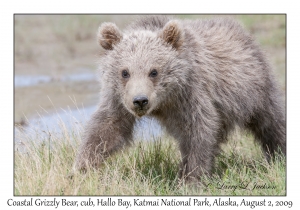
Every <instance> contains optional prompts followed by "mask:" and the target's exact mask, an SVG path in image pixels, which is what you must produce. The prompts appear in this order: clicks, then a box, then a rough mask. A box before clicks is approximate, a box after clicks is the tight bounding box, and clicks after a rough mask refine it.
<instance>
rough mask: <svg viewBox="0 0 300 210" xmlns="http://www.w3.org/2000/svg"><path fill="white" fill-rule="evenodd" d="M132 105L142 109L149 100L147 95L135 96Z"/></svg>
mask: <svg viewBox="0 0 300 210" xmlns="http://www.w3.org/2000/svg"><path fill="white" fill-rule="evenodd" d="M132 102H133V105H134V107H136V108H138V109H140V110H142V109H143V108H144V107H145V106H146V105H147V104H148V102H149V100H148V98H147V96H137V97H134V98H133V101H132Z"/></svg>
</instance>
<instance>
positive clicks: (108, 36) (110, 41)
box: [98, 23, 123, 50]
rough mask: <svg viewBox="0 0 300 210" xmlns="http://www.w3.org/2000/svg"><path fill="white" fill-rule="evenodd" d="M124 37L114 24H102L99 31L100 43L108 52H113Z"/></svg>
mask: <svg viewBox="0 0 300 210" xmlns="http://www.w3.org/2000/svg"><path fill="white" fill-rule="evenodd" d="M122 37H123V36H122V32H121V31H120V30H119V28H118V27H117V26H116V24H114V23H102V24H101V26H100V27H99V29H98V42H99V44H100V45H101V46H102V47H103V48H104V49H106V50H112V49H113V47H114V45H116V44H118V43H119V42H120V41H121V39H122Z"/></svg>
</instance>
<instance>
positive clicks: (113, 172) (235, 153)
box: [15, 129, 286, 195]
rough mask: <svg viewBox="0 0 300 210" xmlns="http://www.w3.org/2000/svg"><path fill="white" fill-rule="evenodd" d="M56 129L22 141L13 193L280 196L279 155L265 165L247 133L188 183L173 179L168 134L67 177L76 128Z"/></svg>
mask: <svg viewBox="0 0 300 210" xmlns="http://www.w3.org/2000/svg"><path fill="white" fill-rule="evenodd" d="M61 133H62V136H60V137H57V136H54V135H51V134H50V135H49V138H48V139H47V140H45V141H43V142H42V143H41V142H40V143H37V141H32V139H27V141H23V142H22V144H23V147H22V148H23V151H16V152H15V195H285V194H286V173H285V168H286V165H285V158H284V157H282V156H280V155H278V157H277V159H276V160H275V161H274V162H272V163H271V164H268V163H267V161H266V160H265V158H264V157H263V155H262V152H261V150H260V148H259V146H257V145H255V144H254V143H253V141H252V140H253V139H252V137H251V136H248V135H240V134H239V133H238V132H237V133H235V134H234V135H233V137H232V138H231V140H230V142H229V144H227V145H224V147H223V152H222V153H221V154H220V155H219V156H218V157H217V159H216V164H215V170H214V172H213V174H212V176H211V177H203V180H201V182H199V183H194V184H193V185H188V184H184V181H183V180H181V179H179V178H178V176H177V172H178V170H179V168H178V166H179V162H180V153H179V150H178V148H177V145H176V143H175V141H173V139H170V138H169V137H162V138H161V139H156V140H155V141H149V142H145V141H137V142H135V144H134V145H133V146H132V147H129V148H125V149H124V150H122V151H121V152H119V153H117V154H116V155H114V156H112V157H110V158H109V159H107V160H106V162H105V163H104V164H103V165H102V167H101V168H100V169H98V170H90V171H88V172H87V173H86V174H81V173H76V174H74V176H73V178H70V177H68V175H69V174H70V172H72V166H73V161H74V158H75V156H76V151H77V148H78V143H79V142H80V137H79V136H78V133H80V132H76V133H75V132H74V133H71V134H70V133H68V132H67V131H66V130H63V129H62V132H61ZM22 137H23V139H24V138H25V139H26V136H24V134H22ZM74 139H75V141H74Z"/></svg>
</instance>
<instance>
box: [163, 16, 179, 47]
mask: <svg viewBox="0 0 300 210" xmlns="http://www.w3.org/2000/svg"><path fill="white" fill-rule="evenodd" d="M160 36H161V37H162V39H163V40H164V41H165V42H167V43H168V44H170V45H172V47H173V48H174V49H176V50H178V49H179V48H180V46H181V45H182V43H183V39H184V37H183V36H184V35H183V31H182V30H181V29H180V24H179V22H178V21H176V20H170V21H169V22H168V23H167V24H166V25H165V26H164V28H163V31H162V33H161V35H160Z"/></svg>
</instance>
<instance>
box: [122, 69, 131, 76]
mask: <svg viewBox="0 0 300 210" xmlns="http://www.w3.org/2000/svg"><path fill="white" fill-rule="evenodd" d="M122 77H123V78H129V77H130V74H129V73H128V71H127V70H123V71H122Z"/></svg>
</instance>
